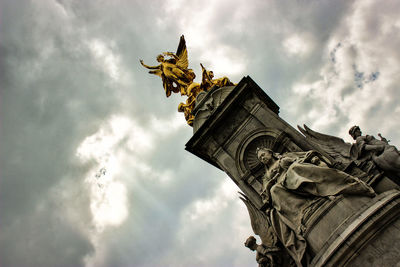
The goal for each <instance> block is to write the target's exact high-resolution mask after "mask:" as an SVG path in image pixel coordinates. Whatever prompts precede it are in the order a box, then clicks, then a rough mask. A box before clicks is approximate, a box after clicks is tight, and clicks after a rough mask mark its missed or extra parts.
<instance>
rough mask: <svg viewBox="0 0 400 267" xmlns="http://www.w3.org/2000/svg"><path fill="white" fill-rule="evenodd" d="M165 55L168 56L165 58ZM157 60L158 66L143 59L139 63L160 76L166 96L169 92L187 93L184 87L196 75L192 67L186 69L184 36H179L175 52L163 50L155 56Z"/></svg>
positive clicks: (186, 55)
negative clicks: (149, 64)
mask: <svg viewBox="0 0 400 267" xmlns="http://www.w3.org/2000/svg"><path fill="white" fill-rule="evenodd" d="M166 56H167V57H169V58H168V59H166V58H165V57H166ZM157 61H158V62H160V65H158V66H148V65H146V64H144V63H143V60H140V63H141V64H142V65H143V66H144V67H145V68H148V69H150V71H149V73H151V74H155V75H158V76H160V77H161V79H162V82H163V86H164V89H165V93H166V95H167V97H169V96H170V95H171V92H174V93H178V92H180V93H181V95H187V92H186V89H187V87H188V86H189V85H190V84H191V83H192V82H193V80H194V78H195V77H196V75H195V74H194V72H193V70H192V69H188V67H189V61H188V53H187V49H186V42H185V38H184V36H183V35H182V36H181V39H180V41H179V45H178V49H177V51H176V54H174V53H172V52H164V53H162V54H161V55H158V56H157Z"/></svg>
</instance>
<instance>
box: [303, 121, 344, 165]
mask: <svg viewBox="0 0 400 267" xmlns="http://www.w3.org/2000/svg"><path fill="white" fill-rule="evenodd" d="M297 128H299V130H300V132H302V133H303V134H304V135H305V137H306V139H307V141H309V142H310V143H312V144H313V145H314V146H316V147H319V148H320V149H321V150H323V151H325V152H326V153H328V154H329V156H331V157H332V158H333V159H334V160H335V161H337V162H341V163H348V162H350V161H351V159H350V148H351V144H349V143H345V142H344V141H343V139H341V138H338V137H336V136H332V135H327V134H322V133H318V132H315V131H313V130H311V129H310V128H308V127H307V125H304V129H303V128H302V127H300V126H298V125H297Z"/></svg>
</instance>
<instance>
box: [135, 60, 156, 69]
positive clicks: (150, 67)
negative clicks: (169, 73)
mask: <svg viewBox="0 0 400 267" xmlns="http://www.w3.org/2000/svg"><path fill="white" fill-rule="evenodd" d="M139 61H140V64H142V66H143V67H145V68H147V69H150V70H156V69H159V68H160V65H158V66H149V65H146V64H144V63H143V60H142V59H141V60H139Z"/></svg>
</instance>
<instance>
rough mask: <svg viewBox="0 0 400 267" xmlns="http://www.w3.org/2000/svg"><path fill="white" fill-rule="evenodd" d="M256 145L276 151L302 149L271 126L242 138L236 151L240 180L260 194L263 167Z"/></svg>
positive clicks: (283, 151)
mask: <svg viewBox="0 0 400 267" xmlns="http://www.w3.org/2000/svg"><path fill="white" fill-rule="evenodd" d="M257 147H266V148H270V149H272V150H273V151H274V152H278V153H285V152H295V151H302V149H301V148H300V147H299V146H298V145H297V144H296V143H295V142H294V141H293V140H292V139H291V138H290V137H289V135H288V134H286V133H285V132H283V131H280V130H277V129H272V128H264V129H258V130H255V131H252V132H250V133H249V134H248V135H247V136H246V137H245V138H244V139H243V141H242V142H241V143H240V145H239V147H238V150H237V152H236V166H237V169H238V170H239V173H240V176H241V177H242V180H244V181H245V182H246V183H247V184H249V185H251V186H252V187H253V188H254V190H256V191H257V192H258V193H259V194H261V191H262V177H263V175H264V173H265V169H264V166H263V165H262V164H261V162H259V160H258V159H257V154H256V149H257Z"/></svg>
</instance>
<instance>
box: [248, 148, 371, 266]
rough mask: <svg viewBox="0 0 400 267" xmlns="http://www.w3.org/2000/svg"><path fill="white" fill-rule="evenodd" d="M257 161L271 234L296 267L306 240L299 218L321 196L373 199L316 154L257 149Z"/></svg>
mask: <svg viewBox="0 0 400 267" xmlns="http://www.w3.org/2000/svg"><path fill="white" fill-rule="evenodd" d="M256 152H257V158H258V159H259V160H260V161H261V162H262V163H263V164H264V165H265V168H266V173H265V176H264V178H263V194H264V195H265V198H264V201H265V202H268V203H269V204H270V206H271V212H270V217H271V222H272V226H273V227H274V230H275V233H276V234H277V236H278V238H279V239H280V241H281V242H282V244H283V245H284V246H285V247H286V249H287V250H288V252H289V254H290V256H291V257H292V258H293V259H294V261H295V262H296V264H297V265H298V266H303V264H304V255H305V249H306V241H305V239H304V237H303V231H304V226H303V225H302V218H303V216H304V214H305V213H306V210H307V208H308V207H310V205H312V204H313V203H315V202H316V201H317V200H319V199H320V198H321V197H329V196H336V195H339V194H348V195H364V196H369V197H374V196H375V192H374V190H373V189H372V188H371V187H370V186H369V185H367V184H366V183H364V182H363V181H361V180H359V179H358V178H356V177H354V176H351V175H349V174H347V173H344V172H342V171H340V170H337V169H334V168H330V167H329V161H328V160H327V159H325V158H324V157H323V156H322V155H321V154H319V153H318V152H316V151H308V152H288V153H284V154H282V155H281V154H278V153H274V152H273V151H272V150H271V149H268V148H257V151H256Z"/></svg>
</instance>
